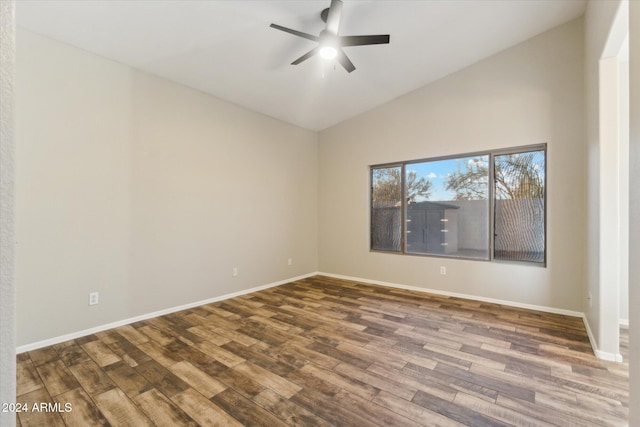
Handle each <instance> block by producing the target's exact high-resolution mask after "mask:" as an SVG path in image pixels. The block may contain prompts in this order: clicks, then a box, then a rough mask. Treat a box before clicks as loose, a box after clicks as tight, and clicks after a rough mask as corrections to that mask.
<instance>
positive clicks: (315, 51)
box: [291, 47, 320, 65]
mask: <svg viewBox="0 0 640 427" xmlns="http://www.w3.org/2000/svg"><path fill="white" fill-rule="evenodd" d="M319 50H320V47H315V48H313V49H311V50H310V51H309V52H307V53H305V54H304V55H302V56H301V57H300V58H298V59H296V60H295V61H293V62H292V63H291V65H298V64H299V63H301V62H302V61H306V60H307V59H309V58H311V57H312V56H313V55H315V54H316V53H318V51H319Z"/></svg>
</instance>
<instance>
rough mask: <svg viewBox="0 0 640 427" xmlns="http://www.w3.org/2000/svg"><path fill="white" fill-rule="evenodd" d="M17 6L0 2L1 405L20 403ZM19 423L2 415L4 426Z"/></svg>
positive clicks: (13, 415) (9, 415) (1, 423)
mask: <svg viewBox="0 0 640 427" xmlns="http://www.w3.org/2000/svg"><path fill="white" fill-rule="evenodd" d="M14 11H15V3H14V2H13V1H2V2H0V402H3V403H4V402H7V403H9V402H15V401H16V345H15V338H16V336H15V335H16V334H15V333H16V329H15V268H14V266H15V246H16V245H15V132H14V102H13V98H14V97H13V91H14V80H15V73H14V71H15V40H14V39H15V14H14ZM15 423H16V416H15V414H14V413H12V412H0V425H2V426H7V427H11V426H14V425H15Z"/></svg>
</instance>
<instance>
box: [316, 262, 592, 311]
mask: <svg viewBox="0 0 640 427" xmlns="http://www.w3.org/2000/svg"><path fill="white" fill-rule="evenodd" d="M318 274H319V275H322V276H328V277H334V278H336V279H344V280H353V281H356V282H363V283H368V284H371V285H381V286H388V287H390V288H398V289H406V290H409V291H417V292H424V293H429V294H435V295H443V296H448V297H455V298H464V299H468V300H473V301H482V302H489V303H493V304H501V305H506V306H509V307H517V308H526V309H529V310H537V311H543V312H545V313H553V314H563V315H565V316H572V317H584V313H581V312H579V311H572V310H564V309H561V308H554V307H546V306H543V305H533V304H524V303H519V302H514V301H506V300H500V299H495V298H485V297H480V296H477V295H469V294H459V293H455V292H446V291H441V290H438V289H428V288H420V287H417V286H410V285H402V284H399V283H391V282H383V281H380V280H371V279H363V278H361V277H351V276H343V275H340V274H331V273H323V272H318Z"/></svg>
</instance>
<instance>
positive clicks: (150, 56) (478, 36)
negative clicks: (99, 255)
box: [16, 0, 585, 130]
mask: <svg viewBox="0 0 640 427" xmlns="http://www.w3.org/2000/svg"><path fill="white" fill-rule="evenodd" d="M328 5H329V0H322V1H315V0H300V1H292V0H288V1H239V0H235V1H191V0H181V1H171V0H136V1H133V0H132V1H122V0H107V1H101V0H90V1H82V0H71V1H58V0H44V1H38V0H31V1H21V0H18V1H17V8H16V19H17V23H18V25H19V26H21V27H24V28H26V29H28V30H31V31H33V32H36V33H39V34H42V35H45V36H48V37H51V38H53V39H56V40H58V41H61V42H64V43H67V44H69V45H72V46H76V47H79V48H81V49H84V50H87V51H90V52H94V53H96V54H98V55H101V56H104V57H106V58H110V59H113V60H115V61H118V62H121V63H124V64H128V65H130V66H132V67H135V68H138V69H141V70H144V71H147V72H149V73H153V74H156V75H158V76H162V77H164V78H167V79H169V80H172V81H175V82H178V83H180V84H183V85H186V86H189V87H192V88H195V89H198V90H201V91H203V92H206V93H209V94H211V95H214V96H216V97H219V98H222V99H224V100H227V101H229V102H232V103H235V104H239V105H241V106H243V107H246V108H249V109H251V110H254V111H258V112H261V113H264V114H266V115H269V116H272V117H275V118H278V119H281V120H283V121H286V122H289V123H293V124H295V125H298V126H301V127H304V128H307V129H311V130H321V129H324V128H326V127H329V126H332V125H334V124H336V123H339V122H340V121H342V120H345V119H347V118H349V117H353V116H355V115H357V114H360V113H362V112H364V111H366V110H369V109H371V108H373V107H375V106H378V105H380V104H382V103H384V102H387V101H389V100H391V99H393V98H396V97H398V96H400V95H402V94H404V93H407V92H409V91H412V90H414V89H416V88H418V87H420V86H423V85H425V84H427V83H429V82H431V81H434V80H436V79H438V78H440V77H443V76H445V75H447V74H450V73H452V72H455V71H457V70H460V69H462V68H464V67H466V66H467V65H470V64H472V63H474V62H476V61H478V60H481V59H483V58H485V57H487V56H490V55H492V54H494V53H496V52H499V51H501V50H503V49H505V48H507V47H510V46H513V45H515V44H517V43H520V42H522V41H524V40H526V39H528V38H531V37H533V36H535V35H537V34H540V33H542V32H544V31H546V30H549V29H551V28H553V27H555V26H557V25H560V24H563V23H565V22H567V21H570V20H572V19H574V18H577V17H579V16H580V15H582V13H583V12H584V9H585V1H583V0H498V1H494V0H475V1H473V0H470V1H463V0H457V1H450V0H449V1H436V0H429V1H417V0H412V1H400V0H394V1H381V0H375V1H356V0H344V8H343V12H342V22H341V25H340V34H341V35H357V34H391V43H390V44H389V45H376V46H361V47H348V48H345V52H346V53H347V55H348V56H349V57H350V59H351V60H352V62H353V63H354V65H355V66H356V70H355V71H354V72H353V73H351V74H348V73H347V72H346V71H344V69H342V68H341V67H340V66H339V65H338V66H334V65H332V64H327V63H325V62H323V60H322V59H321V58H319V57H314V58H312V59H310V60H308V61H306V62H304V63H302V64H300V65H297V66H292V65H289V64H290V63H291V62H292V61H293V60H294V59H296V58H298V57H299V56H301V55H302V54H304V53H305V52H307V51H308V50H310V49H311V48H312V47H313V46H314V44H313V42H311V41H308V40H305V39H301V38H297V37H294V36H292V35H290V34H287V33H284V32H281V31H277V30H274V29H272V28H269V24H271V23H276V24H279V25H282V26H285V27H289V28H293V29H297V30H300V31H304V32H307V33H311V34H318V33H319V32H320V31H321V30H322V29H323V28H324V23H323V22H322V21H321V19H320V12H321V11H322V10H323V9H324V8H326V7H328Z"/></svg>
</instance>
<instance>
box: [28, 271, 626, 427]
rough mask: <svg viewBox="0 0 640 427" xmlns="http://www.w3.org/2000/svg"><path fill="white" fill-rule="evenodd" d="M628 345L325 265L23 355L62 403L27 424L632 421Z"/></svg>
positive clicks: (44, 396)
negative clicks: (604, 349) (325, 272)
mask: <svg viewBox="0 0 640 427" xmlns="http://www.w3.org/2000/svg"><path fill="white" fill-rule="evenodd" d="M621 353H622V354H623V355H624V356H625V362H624V363H620V364H617V363H611V362H605V361H602V360H599V359H597V358H595V357H594V355H593V352H592V350H591V347H590V344H589V339H588V336H587V334H586V331H585V329H584V325H583V323H582V319H579V318H573V317H568V316H563V315H557V314H550V313H543V312H537V311H532V310H527V309H521V308H514V307H507V306H502V305H498V304H490V303H485V302H479V301H468V300H464V299H461V298H454V297H447V296H442V295H430V294H426V293H421V292H415V291H408V290H402V289H395V288H387V287H382V286H375V285H369V284H364V283H358V282H353V281H349V280H343V279H334V278H330V277H323V276H315V277H309V278H306V279H303V280H298V281H295V282H291V283H287V284H284V285H281V286H277V287H274V288H270V289H266V290H263V291H259V292H254V293H251V294H247V295H242V296H239V297H236V298H232V299H228V300H225V301H220V302H216V303H212V304H206V305H203V306H199V307H194V308H191V309H187V310H183V311H180V312H175V313H171V314H168V315H164V316H160V317H156V318H152V319H145V320H142V321H139V322H135V323H133V324H130V325H125V326H121V327H118V328H114V329H112V330H108V331H102V332H98V333H95V334H91V335H88V336H85V337H81V338H78V339H74V340H70V341H66V342H63V343H59V344H56V345H54V346H51V347H47V348H42V349H38V350H34V351H30V352H27V353H23V354H20V355H18V356H17V358H16V363H17V390H16V391H17V396H18V401H20V402H27V403H29V404H30V405H33V404H34V403H37V404H40V403H43V404H44V405H45V407H47V406H46V405H50V406H48V407H49V408H50V409H54V410H50V411H48V412H42V411H37V412H29V413H19V414H17V417H16V424H17V425H20V426H27V425H53V426H56V425H67V426H75V425H82V426H84V425H98V426H99V425H114V426H117V425H136V426H137V425H170V426H174V425H176V426H177V425H186V426H193V425H203V426H204V425H206V426H210V425H211V426H215V425H220V426H227V425H230V426H233V425H236V426H239V425H256V426H257V425H269V426H274V427H275V426H281V425H290V426H305V427H306V426H331V425H333V426H346V425H348V426H376V425H379V426H402V427H405V426H407V427H408V426H414V425H415V426H418V425H421V426H446V427H453V426H455V427H459V426H461V425H468V426H480V427H481V426H502V425H509V426H539V427H547V426H557V427H565V426H577V427H589V426H624V425H626V424H628V421H627V415H628V411H629V394H628V393H629V391H628V362H627V361H626V357H628V331H626V330H622V331H621ZM65 403H69V404H71V405H72V406H73V411H71V412H64V411H60V410H57V409H58V407H56V406H55V405H59V407H63V406H61V405H64V404H65ZM51 405H53V406H51Z"/></svg>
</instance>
